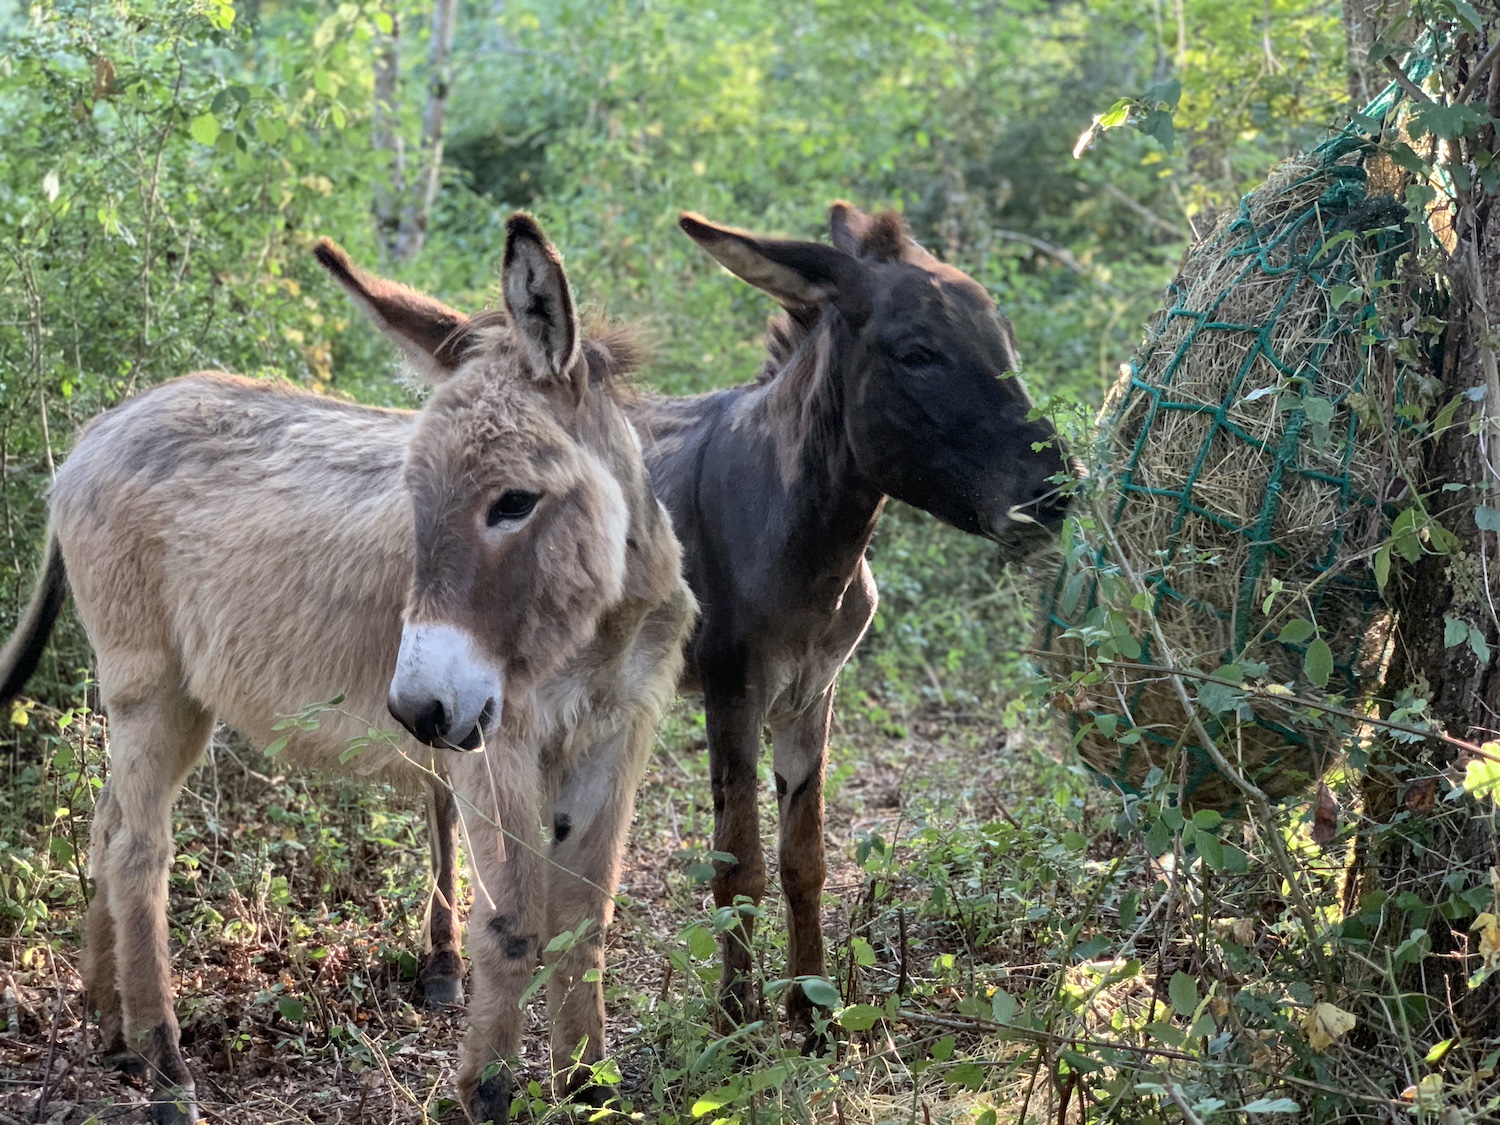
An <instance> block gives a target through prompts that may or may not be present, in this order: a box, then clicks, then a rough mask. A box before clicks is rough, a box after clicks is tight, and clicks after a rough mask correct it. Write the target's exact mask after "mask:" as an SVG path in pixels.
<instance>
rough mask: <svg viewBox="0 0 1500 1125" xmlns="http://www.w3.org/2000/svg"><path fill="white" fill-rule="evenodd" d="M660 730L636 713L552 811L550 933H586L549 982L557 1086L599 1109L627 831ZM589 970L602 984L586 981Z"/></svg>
mask: <svg viewBox="0 0 1500 1125" xmlns="http://www.w3.org/2000/svg"><path fill="white" fill-rule="evenodd" d="M655 729H656V724H655V723H654V722H653V721H652V716H651V715H649V714H644V713H642V714H638V715H636V716H635V717H634V719H633V721H632V722H631V723H629V724H627V725H626V726H625V727H624V728H622V729H621V730H620V731H618V732H617V733H616V734H615V735H614V736H613V737H611V738H609V739H608V740H606V741H605V742H603V743H602V744H600V745H599V746H596V747H595V748H594V749H592V750H591V751H590V752H589V753H588V755H587V756H586V757H585V758H584V759H583V760H582V761H581V762H579V763H577V764H576V765H575V767H574V769H573V771H572V773H571V775H570V776H569V777H568V778H567V779H566V780H565V782H564V783H563V785H562V786H561V789H560V791H559V793H558V796H557V800H556V802H555V804H554V806H553V819H552V832H553V841H552V866H551V867H550V868H549V869H548V872H547V880H548V889H547V932H548V933H549V934H551V935H553V936H556V935H557V934H561V933H565V932H574V933H576V932H577V931H578V930H580V929H582V930H583V933H582V934H581V935H580V936H579V938H578V940H577V941H575V942H574V943H573V944H572V946H571V947H570V948H568V949H567V950H565V951H564V952H562V953H560V954H558V955H557V956H556V959H555V960H554V961H553V970H552V979H551V980H550V981H548V990H547V1015H548V1022H549V1023H550V1024H551V1026H552V1073H553V1089H554V1092H555V1094H556V1095H557V1096H558V1097H562V1096H563V1095H564V1094H565V1093H566V1092H567V1091H568V1090H569V1089H573V1090H579V1096H580V1097H581V1098H582V1099H583V1100H585V1101H588V1102H591V1103H593V1104H596V1105H602V1104H603V1103H604V1101H605V1100H607V1097H608V1091H607V1090H603V1089H597V1088H589V1087H586V1085H585V1084H586V1083H587V1081H588V1078H589V1068H590V1067H592V1066H593V1064H594V1063H596V1062H598V1061H599V1060H600V1059H602V1058H603V1057H604V983H603V980H602V974H603V972H604V937H605V933H606V931H607V930H608V927H609V924H610V921H611V920H612V919H613V917H614V912H615V898H614V894H615V887H616V886H617V885H618V884H619V881H620V863H621V857H622V855H623V853H624V850H625V833H626V831H627V829H628V828H629V827H630V815H631V810H632V808H633V807H634V804H635V790H636V786H637V785H638V784H639V782H640V776H641V773H642V772H643V771H644V769H645V765H646V757H647V754H648V753H649V751H650V749H651V741H652V737H653V734H654V732H655ZM590 970H593V976H594V978H595V979H593V980H585V979H584V978H585V977H586V976H589V975H590ZM575 1055H576V1056H577V1060H578V1065H577V1067H576V1069H575V1067H574V1062H573V1060H574V1057H575Z"/></svg>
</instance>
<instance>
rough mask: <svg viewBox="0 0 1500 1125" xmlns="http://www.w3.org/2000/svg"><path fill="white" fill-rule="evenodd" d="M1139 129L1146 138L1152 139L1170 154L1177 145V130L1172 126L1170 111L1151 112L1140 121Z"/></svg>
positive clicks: (1158, 110)
mask: <svg viewBox="0 0 1500 1125" xmlns="http://www.w3.org/2000/svg"><path fill="white" fill-rule="evenodd" d="M1139 128H1140V130H1141V132H1143V133H1145V134H1146V136H1148V137H1154V138H1155V139H1156V141H1157V143H1158V144H1160V145H1161V147H1162V148H1164V149H1166V150H1167V151H1168V152H1171V151H1172V150H1173V149H1174V148H1175V147H1176V145H1177V130H1176V128H1175V127H1174V126H1173V124H1172V112H1171V110H1165V109H1153V110H1151V111H1150V112H1149V113H1147V114H1146V116H1145V117H1143V118H1142V119H1141V123H1140V125H1139Z"/></svg>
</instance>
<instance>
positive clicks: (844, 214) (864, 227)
mask: <svg viewBox="0 0 1500 1125" xmlns="http://www.w3.org/2000/svg"><path fill="white" fill-rule="evenodd" d="M828 227H829V230H830V232H831V233H832V235H833V244H834V245H835V246H837V247H838V248H839V249H840V250H842V251H843V252H844V253H846V254H853V255H854V256H855V257H856V258H873V259H875V260H876V261H878V262H906V263H907V264H908V265H913V266H920V267H921V268H922V269H929V270H930V269H936V268H937V266H938V260H937V259H936V258H934V257H933V256H932V255H931V254H929V253H928V252H927V251H926V250H925V249H923V248H922V245H921V243H919V242H917V240H916V239H914V238H912V236H911V235H909V234H907V233H906V224H905V223H904V222H902V221H901V216H900V215H898V214H897V213H896V212H894V211H883V212H881V213H880V214H879V215H867V214H865V212H863V211H861V210H860V209H859V208H858V207H856V206H854V204H852V203H845V202H844V201H843V200H842V199H840V200H837V201H836V202H835V203H834V204H833V206H831V207H829V208H828Z"/></svg>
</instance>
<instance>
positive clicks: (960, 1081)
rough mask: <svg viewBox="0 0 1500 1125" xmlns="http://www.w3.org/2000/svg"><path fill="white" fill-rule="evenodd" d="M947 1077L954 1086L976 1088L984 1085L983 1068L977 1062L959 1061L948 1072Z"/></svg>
mask: <svg viewBox="0 0 1500 1125" xmlns="http://www.w3.org/2000/svg"><path fill="white" fill-rule="evenodd" d="M947 1078H948V1081H949V1082H951V1083H953V1085H955V1086H963V1087H964V1088H966V1089H969V1090H977V1089H979V1088H980V1087H981V1086H983V1085H984V1069H983V1068H982V1067H980V1066H979V1064H977V1063H971V1062H966V1063H959V1064H958V1065H957V1066H955V1067H954V1068H953V1069H952V1070H950V1071H949V1072H948V1075H947Z"/></svg>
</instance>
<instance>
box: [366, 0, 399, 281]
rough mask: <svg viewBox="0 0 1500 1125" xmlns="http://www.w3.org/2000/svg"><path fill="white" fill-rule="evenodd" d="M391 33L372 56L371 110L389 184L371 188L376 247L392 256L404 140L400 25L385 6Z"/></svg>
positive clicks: (375, 140)
mask: <svg viewBox="0 0 1500 1125" xmlns="http://www.w3.org/2000/svg"><path fill="white" fill-rule="evenodd" d="M384 11H385V14H386V15H387V16H389V17H390V21H391V31H390V34H389V35H382V36H381V37H380V40H379V45H378V46H377V48H376V52H375V110H374V115H373V122H372V142H373V144H374V146H375V150H376V151H377V152H381V153H384V154H385V158H386V160H385V162H386V168H387V171H388V172H389V176H390V178H389V180H386V181H382V182H378V183H377V184H376V187H375V223H376V226H377V227H378V228H379V231H380V243H381V246H382V247H383V248H384V249H385V251H386V253H387V254H394V253H395V250H396V240H397V238H398V236H399V235H400V232H401V201H402V199H403V198H404V197H405V195H406V139H405V138H404V137H403V136H402V135H401V93H400V66H401V24H400V18H401V17H400V14H399V13H398V12H397V11H396V9H395V6H394V5H387V6H386V7H385V9H384Z"/></svg>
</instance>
